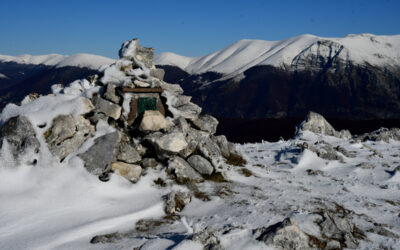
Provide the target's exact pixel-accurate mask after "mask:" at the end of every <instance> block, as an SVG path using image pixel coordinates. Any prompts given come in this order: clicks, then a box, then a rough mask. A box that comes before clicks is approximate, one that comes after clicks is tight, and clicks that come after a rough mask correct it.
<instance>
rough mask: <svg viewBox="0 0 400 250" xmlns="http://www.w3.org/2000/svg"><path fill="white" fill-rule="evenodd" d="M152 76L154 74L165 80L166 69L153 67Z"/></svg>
mask: <svg viewBox="0 0 400 250" xmlns="http://www.w3.org/2000/svg"><path fill="white" fill-rule="evenodd" d="M150 76H153V77H155V78H158V79H160V80H164V76H165V71H164V70H163V69H157V68H152V69H151V70H150Z"/></svg>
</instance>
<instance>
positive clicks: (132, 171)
mask: <svg viewBox="0 0 400 250" xmlns="http://www.w3.org/2000/svg"><path fill="white" fill-rule="evenodd" d="M111 169H112V170H114V171H116V172H117V173H118V174H119V175H121V176H123V177H125V178H126V179H128V180H130V181H132V182H137V181H138V180H139V179H140V175H141V174H142V167H140V166H139V165H134V164H128V163H125V162H120V161H118V162H114V163H113V164H111Z"/></svg>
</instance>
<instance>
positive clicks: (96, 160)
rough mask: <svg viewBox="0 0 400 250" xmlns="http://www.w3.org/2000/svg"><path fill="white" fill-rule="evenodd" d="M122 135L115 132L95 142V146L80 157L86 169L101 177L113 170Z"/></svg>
mask: <svg viewBox="0 0 400 250" xmlns="http://www.w3.org/2000/svg"><path fill="white" fill-rule="evenodd" d="M120 139H121V136H120V134H119V133H118V132H117V131H115V132H113V133H109V134H106V135H103V136H101V137H99V138H96V139H95V140H94V144H93V145H92V146H91V147H90V148H89V149H88V150H87V151H86V152H84V153H82V154H80V155H78V156H79V157H80V158H81V159H82V160H83V162H84V166H85V168H86V169H87V170H88V171H89V172H90V173H92V174H94V175H101V174H102V173H103V172H105V171H106V170H109V169H110V168H111V163H112V162H113V161H114V158H115V154H116V151H117V148H118V144H119V141H120Z"/></svg>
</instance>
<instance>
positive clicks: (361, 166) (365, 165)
mask: <svg viewBox="0 0 400 250" xmlns="http://www.w3.org/2000/svg"><path fill="white" fill-rule="evenodd" d="M356 167H358V168H363V169H374V168H375V167H374V165H371V164H370V163H368V162H362V163H360V164H358V165H357V166H356Z"/></svg>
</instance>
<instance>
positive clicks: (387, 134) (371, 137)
mask: <svg viewBox="0 0 400 250" xmlns="http://www.w3.org/2000/svg"><path fill="white" fill-rule="evenodd" d="M390 139H392V140H395V141H400V128H391V129H387V128H380V129H378V130H376V131H374V132H371V133H366V134H363V135H360V136H358V137H356V141H384V142H386V143H389V140H390Z"/></svg>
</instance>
